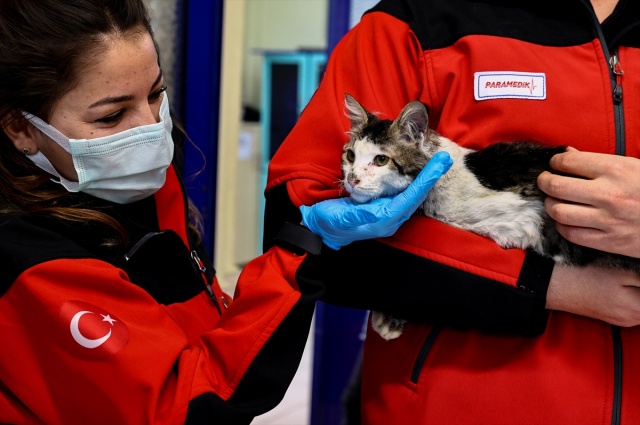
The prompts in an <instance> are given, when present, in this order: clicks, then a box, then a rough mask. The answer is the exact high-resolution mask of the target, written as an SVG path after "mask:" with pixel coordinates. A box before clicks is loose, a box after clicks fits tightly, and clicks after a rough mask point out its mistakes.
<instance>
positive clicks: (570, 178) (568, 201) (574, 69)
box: [265, 0, 640, 425]
mask: <svg viewBox="0 0 640 425" xmlns="http://www.w3.org/2000/svg"><path fill="white" fill-rule="evenodd" d="M346 94H349V95H351V96H353V97H354V98H355V99H357V100H358V101H359V102H360V103H361V104H362V106H363V107H364V108H366V110H367V111H372V112H373V113H376V114H377V115H378V116H379V117H380V118H382V119H387V120H394V119H396V117H398V116H399V114H400V112H401V111H402V110H403V108H404V107H405V105H407V104H409V102H411V101H415V100H418V101H420V102H421V103H423V104H424V105H425V106H426V108H427V110H428V114H429V125H430V127H431V128H432V129H434V130H435V131H437V133H439V134H440V135H442V136H444V137H446V138H448V139H450V140H453V141H456V142H457V143H459V144H460V145H461V146H462V147H463V148H469V149H473V150H479V149H482V148H484V147H487V146H490V145H494V144H496V143H498V142H515V141H532V142H536V143H540V144H543V145H546V146H571V148H569V149H568V150H567V151H566V152H564V153H560V154H557V155H555V156H553V157H552V158H551V160H550V166H551V171H545V172H542V173H541V174H540V175H539V176H538V177H537V183H538V187H539V188H540V189H541V190H542V191H544V192H545V193H546V194H547V195H548V197H547V198H546V200H545V202H544V207H545V208H546V211H547V212H548V214H549V215H550V216H551V217H552V218H553V219H554V220H555V221H556V222H557V229H558V231H559V233H560V234H561V235H562V236H563V237H564V238H566V239H567V240H569V241H571V242H573V243H577V244H580V245H583V246H586V247H590V248H594V249H597V250H601V251H607V252H611V253H614V254H619V255H623V256H628V257H631V258H635V259H638V258H640V159H639V158H640V119H638V116H639V115H638V112H639V111H640V96H639V94H640V3H638V2H635V1H632V0H619V1H615V0H613V1H610V0H600V1H598V0H592V1H587V0H570V1H566V2H563V4H562V8H559V7H558V5H557V2H551V1H548V0H543V1H537V2H504V1H497V0H485V1H476V0H382V1H380V2H379V3H378V4H377V5H376V6H374V7H373V8H372V9H371V10H369V11H368V12H367V13H366V14H364V16H363V17H362V19H361V20H360V22H359V23H358V24H357V25H356V26H355V27H354V28H353V29H351V30H350V31H349V32H348V34H346V36H345V37H344V38H343V39H342V40H341V41H340V42H339V43H338V44H337V46H336V47H335V49H334V50H333V52H332V54H331V56H330V57H329V61H328V63H327V68H326V73H325V75H324V77H323V79H322V80H321V82H320V85H319V87H318V89H317V91H316V92H315V94H314V96H313V97H312V99H311V101H310V103H309V104H308V105H307V106H306V108H305V110H304V112H303V113H302V115H301V117H300V119H299V120H298V122H297V124H296V125H295V127H294V128H293V130H292V131H291V132H290V134H289V135H288V137H287V138H286V139H285V141H284V142H283V144H282V145H281V146H280V148H279V150H278V151H277V152H276V154H275V156H274V157H273V159H272V161H271V163H270V168H269V178H268V183H267V191H266V197H267V201H266V216H265V235H272V234H273V233H274V232H275V231H276V229H277V228H278V227H279V225H280V223H281V222H282V221H283V220H284V219H289V220H291V219H297V218H298V217H299V216H298V214H299V207H300V206H301V205H311V204H314V203H315V202H317V201H319V200H323V199H331V198H339V197H343V196H347V195H348V193H347V191H346V190H344V188H343V187H341V186H340V184H337V183H336V182H339V181H342V180H343V178H346V176H343V175H342V171H341V156H342V155H343V146H344V145H345V143H347V141H348V140H349V132H350V131H351V122H350V120H349V117H348V114H347V113H345V112H346V111H345V109H346V108H345V102H344V99H345V95H346ZM318 123H322V125H318ZM303 147H304V149H303ZM454 160H455V159H454ZM393 161H394V158H389V157H387V156H385V157H384V158H383V157H376V160H375V161H373V162H371V167H373V165H374V164H375V165H376V166H379V167H384V166H388V165H387V164H392V163H393ZM456 164H458V162H456ZM475 165H476V166H481V165H482V164H475ZM458 166H459V167H460V166H461V165H460V164H458ZM493 172H494V173H495V174H496V177H500V176H499V174H500V173H501V172H503V173H506V171H505V170H503V169H496V170H493ZM449 176H450V174H447V176H445V179H446V178H449ZM451 178H454V177H451ZM505 178H509V176H508V175H505ZM443 181H444V179H443ZM460 202H464V199H460ZM303 212H304V209H303ZM303 218H304V217H303ZM269 245H270V244H267V246H269ZM305 262H306V263H307V264H308V265H309V266H311V264H313V265H316V264H319V265H320V267H321V268H322V269H323V270H324V277H323V282H324V283H325V285H326V291H325V293H324V295H323V298H322V300H323V301H326V302H329V303H334V304H337V305H342V306H347V307H351V308H361V309H366V310H372V311H381V312H385V313H388V314H391V315H397V316H398V317H403V318H406V319H408V322H409V323H408V324H407V325H406V328H405V329H404V331H403V332H402V334H401V335H400V336H399V337H398V338H395V339H392V340H386V339H384V338H382V337H381V336H380V335H379V334H378V333H376V332H375V331H373V329H372V326H371V324H369V329H368V333H367V337H366V340H365V343H364V352H363V362H362V382H361V388H362V390H361V398H362V400H361V414H362V423H363V424H367V425H378V424H416V423H429V424H432V425H439V424H442V425H450V424H464V425H474V424H482V425H486V424H490V425H502V424H504V425H513V424H519V425H522V424H532V425H549V424H553V425H556V424H558V425H560V424H562V425H572V424H576V425H578V424H579V425H603V424H618V425H632V424H637V423H640V381H639V380H638V377H639V376H640V326H638V325H640V276H638V275H637V273H634V272H632V271H629V270H623V269H610V268H609V269H607V268H599V267H595V266H584V267H582V266H567V265H564V264H556V263H555V262H554V260H553V259H551V258H547V257H544V256H542V255H540V254H538V253H536V252H535V251H534V250H531V249H528V250H523V249H519V248H511V249H505V248H502V247H501V246H499V245H498V244H497V243H496V242H494V241H493V240H491V239H490V238H487V237H483V236H480V235H478V234H476V233H473V232H470V231H465V230H462V229H459V228H456V227H453V226H449V225H447V224H445V223H443V222H442V221H439V220H436V219H434V218H431V217H424V216H414V217H412V218H411V219H409V220H408V221H407V222H406V223H405V224H404V225H403V226H401V227H400V229H399V230H398V232H396V233H395V234H394V235H393V236H392V237H389V238H384V239H379V240H368V241H360V242H356V243H353V244H351V245H348V246H345V247H342V248H341V249H339V250H335V251H333V252H326V253H323V256H322V258H318V259H315V258H307V259H306V260H305Z"/></svg>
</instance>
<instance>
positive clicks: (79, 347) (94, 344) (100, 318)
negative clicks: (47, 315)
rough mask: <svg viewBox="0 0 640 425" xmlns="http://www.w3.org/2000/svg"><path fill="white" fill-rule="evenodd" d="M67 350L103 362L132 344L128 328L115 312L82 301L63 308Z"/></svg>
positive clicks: (61, 312)
mask: <svg viewBox="0 0 640 425" xmlns="http://www.w3.org/2000/svg"><path fill="white" fill-rule="evenodd" d="M60 320H61V322H62V323H61V324H62V326H63V339H64V342H65V347H69V350H70V351H71V352H73V353H74V354H76V355H79V356H80V357H84V358H90V359H101V358H104V357H107V356H111V355H113V354H115V353H117V352H118V351H120V350H122V348H124V346H125V345H126V344H127V342H128V341H129V331H128V329H127V326H126V325H125V324H124V322H123V321H121V320H120V319H119V318H118V317H116V316H115V315H114V314H113V313H111V312H108V311H106V310H104V309H102V308H100V307H98V306H96V305H93V304H89V303H86V302H83V301H75V300H73V301H67V302H65V303H64V304H63V305H62V307H60Z"/></svg>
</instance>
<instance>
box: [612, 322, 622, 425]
mask: <svg viewBox="0 0 640 425" xmlns="http://www.w3.org/2000/svg"><path fill="white" fill-rule="evenodd" d="M611 337H612V339H613V411H612V412H611V425H620V413H621V408H622V337H621V336H620V328H619V327H618V326H611Z"/></svg>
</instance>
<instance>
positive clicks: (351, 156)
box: [347, 149, 356, 162]
mask: <svg viewBox="0 0 640 425" xmlns="http://www.w3.org/2000/svg"><path fill="white" fill-rule="evenodd" d="M355 159H356V154H355V153H354V152H353V151H352V150H351V149H349V150H348V151H347V161H349V162H353V161H355Z"/></svg>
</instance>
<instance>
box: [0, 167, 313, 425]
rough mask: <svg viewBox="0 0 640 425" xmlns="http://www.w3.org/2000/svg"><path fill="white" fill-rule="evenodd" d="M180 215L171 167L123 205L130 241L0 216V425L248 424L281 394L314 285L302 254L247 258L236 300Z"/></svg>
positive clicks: (301, 339)
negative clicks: (115, 243) (114, 243)
mask: <svg viewBox="0 0 640 425" xmlns="http://www.w3.org/2000/svg"><path fill="white" fill-rule="evenodd" d="M72 196H74V195H72ZM78 196H83V195H81V194H79V195H78ZM185 212H186V209H185V197H184V193H183V189H182V187H181V185H180V184H179V180H178V178H177V176H176V174H175V172H174V169H173V168H170V169H169V173H168V179H167V182H166V184H165V185H164V187H163V188H162V189H161V190H160V191H159V192H158V193H156V195H155V196H154V197H150V198H147V199H145V200H143V201H139V202H136V203H134V204H130V205H124V206H116V207H115V212H113V214H116V215H118V214H120V219H121V220H122V223H123V224H124V226H125V228H126V229H127V231H128V232H129V236H130V238H131V243H130V244H129V245H128V246H127V247H126V249H124V250H120V249H118V248H117V247H116V248H108V247H104V246H101V245H100V244H99V241H102V240H104V238H103V236H104V229H101V228H100V227H99V226H92V225H86V224H69V223H64V222H61V221H59V220H56V219H52V218H47V217H42V216H31V215H14V216H7V215H3V216H0V220H1V221H2V223H1V225H0V269H1V270H2V274H1V276H0V341H1V346H2V348H1V349H0V423H7V424H47V425H54V424H63V425H73V424H82V425H84V424H105V425H107V424H108V425H114V424H133V425H141V424H183V423H187V424H195V423H209V424H228V423H233V424H242V423H245V424H248V423H249V422H250V421H251V420H252V418H253V417H254V416H256V415H259V414H261V413H264V412H266V411H268V410H269V409H271V408H273V407H274V406H275V405H276V404H277V403H278V402H279V401H280V400H281V399H282V397H283V396H284V393H285V391H286V390H287V387H288V385H289V383H290V381H291V379H292V378H293V375H294V373H295V371H296V369H297V366H298V364H299V360H300V357H301V355H302V351H303V348H304V345H305V342H306V339H307V335H308V331H309V326H310V322H311V317H312V314H313V308H314V304H315V300H316V299H317V297H318V296H319V292H318V288H319V287H316V286H313V284H311V283H309V282H308V281H305V278H304V276H300V275H299V276H298V277H297V278H296V273H297V271H298V266H299V265H300V263H301V262H302V260H303V259H304V258H305V255H296V254H294V253H292V252H290V251H288V250H285V249H282V248H280V247H274V248H273V249H272V250H270V251H269V252H267V253H265V254H264V255H262V256H261V257H259V258H257V259H256V260H254V261H252V262H251V263H249V264H248V265H247V266H246V268H245V269H244V270H243V272H242V275H241V276H240V278H239V281H238V284H237V286H236V292H235V299H234V300H233V302H232V301H231V298H230V297H228V296H226V295H225V294H223V292H222V291H221V290H220V287H219V285H218V282H217V280H216V279H215V277H214V270H213V268H212V267H211V266H210V265H209V264H208V261H207V255H206V254H205V253H204V252H203V251H202V250H201V248H200V246H199V244H196V243H194V242H193V241H192V240H191V239H192V238H191V237H190V236H189V232H188V231H187V225H186V221H185ZM221 313H222V315H221Z"/></svg>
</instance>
